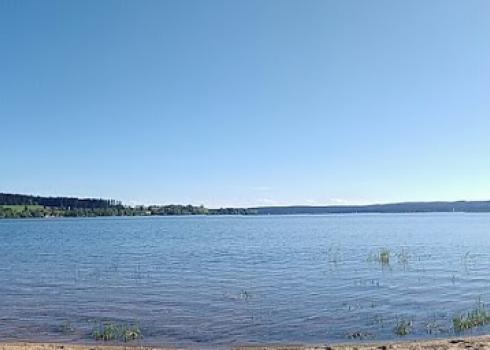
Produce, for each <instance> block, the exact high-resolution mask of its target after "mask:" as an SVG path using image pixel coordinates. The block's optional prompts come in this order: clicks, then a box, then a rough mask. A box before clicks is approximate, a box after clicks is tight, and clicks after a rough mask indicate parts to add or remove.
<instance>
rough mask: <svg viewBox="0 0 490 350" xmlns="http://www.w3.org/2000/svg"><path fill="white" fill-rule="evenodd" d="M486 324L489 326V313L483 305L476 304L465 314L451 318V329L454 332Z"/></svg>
mask: <svg viewBox="0 0 490 350" xmlns="http://www.w3.org/2000/svg"><path fill="white" fill-rule="evenodd" d="M487 324H490V313H489V312H488V311H487V309H486V308H485V305H484V304H483V303H478V305H477V306H476V307H475V308H474V309H473V310H471V311H469V312H467V313H466V314H462V315H458V316H455V317H453V328H454V331H456V332H463V331H465V330H468V329H471V328H475V327H481V326H484V325H487Z"/></svg>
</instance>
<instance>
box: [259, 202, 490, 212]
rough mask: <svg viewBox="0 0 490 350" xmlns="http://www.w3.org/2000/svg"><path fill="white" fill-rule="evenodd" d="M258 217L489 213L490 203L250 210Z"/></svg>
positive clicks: (429, 203)
mask: <svg viewBox="0 0 490 350" xmlns="http://www.w3.org/2000/svg"><path fill="white" fill-rule="evenodd" d="M250 209H252V210H253V211H254V212H255V213H257V214H259V215H294V214H296V215H298V214H349V213H430V212H440V213H444V212H446V213H447V212H453V211H454V212H468V213H483V212H490V201H458V202H406V203H393V204H373V205H340V206H288V207H257V208H250Z"/></svg>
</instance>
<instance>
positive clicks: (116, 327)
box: [92, 323, 142, 343]
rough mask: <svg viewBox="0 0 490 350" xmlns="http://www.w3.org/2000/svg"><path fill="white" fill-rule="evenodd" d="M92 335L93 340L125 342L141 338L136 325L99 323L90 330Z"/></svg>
mask: <svg viewBox="0 0 490 350" xmlns="http://www.w3.org/2000/svg"><path fill="white" fill-rule="evenodd" d="M92 337H93V338H94V339H95V340H103V341H111V340H121V341H123V342H125V343H126V342H129V341H131V340H135V339H139V338H142V335H141V330H140V329H139V327H137V326H131V325H121V324H115V323H101V324H99V325H98V326H96V327H95V328H94V329H93V330H92Z"/></svg>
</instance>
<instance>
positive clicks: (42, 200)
mask: <svg viewBox="0 0 490 350" xmlns="http://www.w3.org/2000/svg"><path fill="white" fill-rule="evenodd" d="M0 205H41V206H44V207H53V208H54V207H55V208H63V209H65V208H72V209H108V208H118V207H121V206H122V205H121V202H117V201H115V200H112V199H95V198H74V197H40V196H31V195H24V194H13V193H0Z"/></svg>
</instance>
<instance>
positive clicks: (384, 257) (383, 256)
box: [378, 248, 390, 265]
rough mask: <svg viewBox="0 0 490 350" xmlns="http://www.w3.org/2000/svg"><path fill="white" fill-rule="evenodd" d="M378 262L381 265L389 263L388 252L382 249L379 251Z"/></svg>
mask: <svg viewBox="0 0 490 350" xmlns="http://www.w3.org/2000/svg"><path fill="white" fill-rule="evenodd" d="M378 261H379V262H380V263H381V264H383V265H388V264H389V263H390V250H389V249H386V248H383V249H381V250H380V251H379V254H378Z"/></svg>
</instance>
